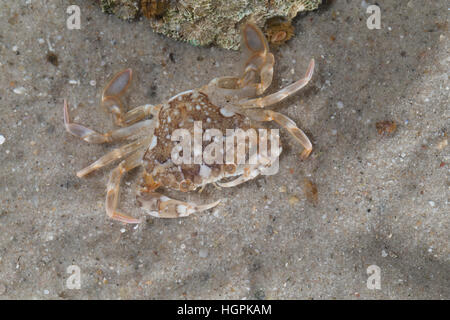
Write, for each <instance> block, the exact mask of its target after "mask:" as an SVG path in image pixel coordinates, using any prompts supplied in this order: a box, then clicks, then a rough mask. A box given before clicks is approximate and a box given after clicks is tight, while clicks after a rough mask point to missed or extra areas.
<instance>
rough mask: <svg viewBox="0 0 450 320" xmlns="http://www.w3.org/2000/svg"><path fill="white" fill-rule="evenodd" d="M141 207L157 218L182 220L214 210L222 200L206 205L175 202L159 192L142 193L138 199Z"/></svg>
mask: <svg viewBox="0 0 450 320" xmlns="http://www.w3.org/2000/svg"><path fill="white" fill-rule="evenodd" d="M137 201H138V204H139V206H140V207H142V208H143V209H145V210H146V211H147V212H148V213H149V214H150V215H151V216H154V217H157V218H180V217H187V216H189V215H191V214H193V213H195V212H201V211H205V210H208V209H211V208H214V207H215V206H217V205H218V204H219V203H220V200H218V201H216V202H212V203H209V204H204V205H197V204H195V203H193V202H184V201H179V200H174V199H171V198H169V197H166V196H164V195H162V194H160V193H157V192H148V193H147V192H146V193H141V194H140V195H139V196H138V197H137Z"/></svg>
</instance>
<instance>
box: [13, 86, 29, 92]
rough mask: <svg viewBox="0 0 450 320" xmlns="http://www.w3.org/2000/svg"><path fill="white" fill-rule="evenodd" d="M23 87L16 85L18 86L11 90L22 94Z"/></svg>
mask: <svg viewBox="0 0 450 320" xmlns="http://www.w3.org/2000/svg"><path fill="white" fill-rule="evenodd" d="M25 91H26V90H25V88H24V87H18V88H14V90H13V92H14V93H15V94H24V93H25Z"/></svg>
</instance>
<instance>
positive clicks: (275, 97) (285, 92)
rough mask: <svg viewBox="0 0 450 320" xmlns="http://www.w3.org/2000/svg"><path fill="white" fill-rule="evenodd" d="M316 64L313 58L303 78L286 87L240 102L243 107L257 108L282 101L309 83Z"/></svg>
mask: <svg viewBox="0 0 450 320" xmlns="http://www.w3.org/2000/svg"><path fill="white" fill-rule="evenodd" d="M314 64H315V63H314V59H311V61H310V63H309V66H308V70H307V71H306V75H305V77H304V78H303V79H300V80H298V81H296V82H294V83H293V84H291V85H289V86H287V87H286V88H283V89H281V90H280V91H278V92H275V93H273V94H269V95H268V96H265V97H262V98H256V99H250V100H245V101H241V102H240V103H239V104H240V105H241V106H242V107H243V108H255V107H258V108H264V107H268V106H270V105H273V104H275V103H278V102H280V101H281V100H283V99H285V98H287V97H289V96H290V95H293V94H294V93H296V92H297V91H299V90H300V89H302V88H303V87H305V86H306V85H307V84H308V82H309V81H310V80H311V78H312V75H313V72H314Z"/></svg>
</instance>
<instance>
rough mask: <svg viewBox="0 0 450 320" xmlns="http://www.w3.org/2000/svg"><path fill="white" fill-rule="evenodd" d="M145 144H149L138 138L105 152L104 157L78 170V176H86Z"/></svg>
mask: <svg viewBox="0 0 450 320" xmlns="http://www.w3.org/2000/svg"><path fill="white" fill-rule="evenodd" d="M144 146H147V144H146V142H145V140H137V141H134V142H132V143H129V144H126V145H124V146H122V147H120V148H117V149H114V150H112V151H110V152H108V153H107V154H105V155H104V156H103V157H101V158H100V159H98V160H97V161H95V162H94V163H92V164H90V165H89V166H87V167H86V168H84V169H81V170H80V171H78V172H77V176H78V177H79V178H81V177H84V176H85V175H87V174H89V173H91V172H92V171H95V170H98V169H100V168H102V167H104V166H106V165H108V164H110V163H111V162H113V161H115V160H118V159H120V158H123V157H124V156H126V155H127V154H130V153H131V152H133V151H136V150H138V149H139V148H142V147H144Z"/></svg>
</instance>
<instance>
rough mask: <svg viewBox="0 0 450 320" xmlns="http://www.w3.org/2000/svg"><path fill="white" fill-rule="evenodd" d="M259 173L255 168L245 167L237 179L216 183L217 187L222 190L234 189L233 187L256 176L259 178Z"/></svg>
mask: <svg viewBox="0 0 450 320" xmlns="http://www.w3.org/2000/svg"><path fill="white" fill-rule="evenodd" d="M260 173H261V171H260V170H259V168H257V167H247V168H245V169H244V173H243V174H242V175H240V176H239V177H238V178H236V179H234V180H231V181H228V182H217V185H219V187H224V188H231V187H235V186H238V185H240V184H242V183H244V182H246V181H248V180H252V179H254V178H256V177H257V176H259V174H260Z"/></svg>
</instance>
